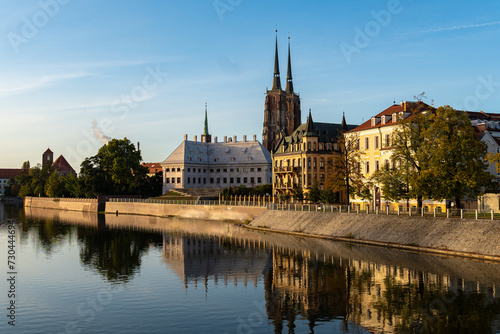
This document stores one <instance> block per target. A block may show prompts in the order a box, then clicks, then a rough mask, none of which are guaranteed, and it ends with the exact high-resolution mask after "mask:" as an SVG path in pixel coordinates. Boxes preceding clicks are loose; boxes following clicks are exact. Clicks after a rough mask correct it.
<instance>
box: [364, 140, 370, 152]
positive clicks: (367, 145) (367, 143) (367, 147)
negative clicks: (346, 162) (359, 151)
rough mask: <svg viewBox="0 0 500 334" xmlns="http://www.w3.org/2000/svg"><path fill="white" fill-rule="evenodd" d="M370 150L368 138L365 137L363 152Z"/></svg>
mask: <svg viewBox="0 0 500 334" xmlns="http://www.w3.org/2000/svg"><path fill="white" fill-rule="evenodd" d="M369 148H370V138H368V137H366V138H365V150H368V149H369Z"/></svg>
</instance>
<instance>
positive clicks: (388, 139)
mask: <svg viewBox="0 0 500 334" xmlns="http://www.w3.org/2000/svg"><path fill="white" fill-rule="evenodd" d="M385 147H391V136H390V135H389V134H386V135H385Z"/></svg>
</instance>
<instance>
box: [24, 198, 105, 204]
mask: <svg viewBox="0 0 500 334" xmlns="http://www.w3.org/2000/svg"><path fill="white" fill-rule="evenodd" d="M27 198H32V199H36V200H37V201H50V202H60V201H64V202H88V203H97V198H70V197H27Z"/></svg>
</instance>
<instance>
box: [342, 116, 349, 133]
mask: <svg viewBox="0 0 500 334" xmlns="http://www.w3.org/2000/svg"><path fill="white" fill-rule="evenodd" d="M347 130H348V129H347V123H346V122H345V112H343V113H342V131H344V132H347Z"/></svg>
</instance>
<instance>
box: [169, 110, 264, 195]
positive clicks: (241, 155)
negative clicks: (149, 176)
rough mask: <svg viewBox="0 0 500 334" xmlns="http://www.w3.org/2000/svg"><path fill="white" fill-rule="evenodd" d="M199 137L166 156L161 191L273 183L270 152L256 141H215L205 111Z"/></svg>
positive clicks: (187, 141)
mask: <svg viewBox="0 0 500 334" xmlns="http://www.w3.org/2000/svg"><path fill="white" fill-rule="evenodd" d="M200 139H201V140H200V141H198V136H196V135H195V136H194V137H193V140H188V136H187V135H184V141H183V142H182V143H181V144H180V145H179V147H177V148H176V149H175V150H174V152H172V154H170V155H169V156H168V158H167V159H165V160H164V161H163V162H161V163H160V164H161V166H162V168H163V192H164V193H166V192H168V191H169V190H172V189H189V188H218V189H221V188H227V187H233V186H235V187H238V186H241V185H243V186H245V187H247V188H251V187H254V186H258V185H264V184H269V183H272V158H271V153H269V151H268V150H267V149H266V148H265V147H264V146H263V145H262V144H261V143H260V142H258V141H257V139H256V135H254V136H253V139H252V140H248V139H247V136H243V139H242V140H239V141H238V138H237V136H234V137H232V138H231V137H229V138H228V137H226V136H225V137H224V140H223V141H220V142H219V141H218V139H217V137H214V140H213V141H212V136H211V135H210V134H209V133H208V121H207V113H206V109H205V130H204V132H203V134H202V135H201V138H200Z"/></svg>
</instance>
